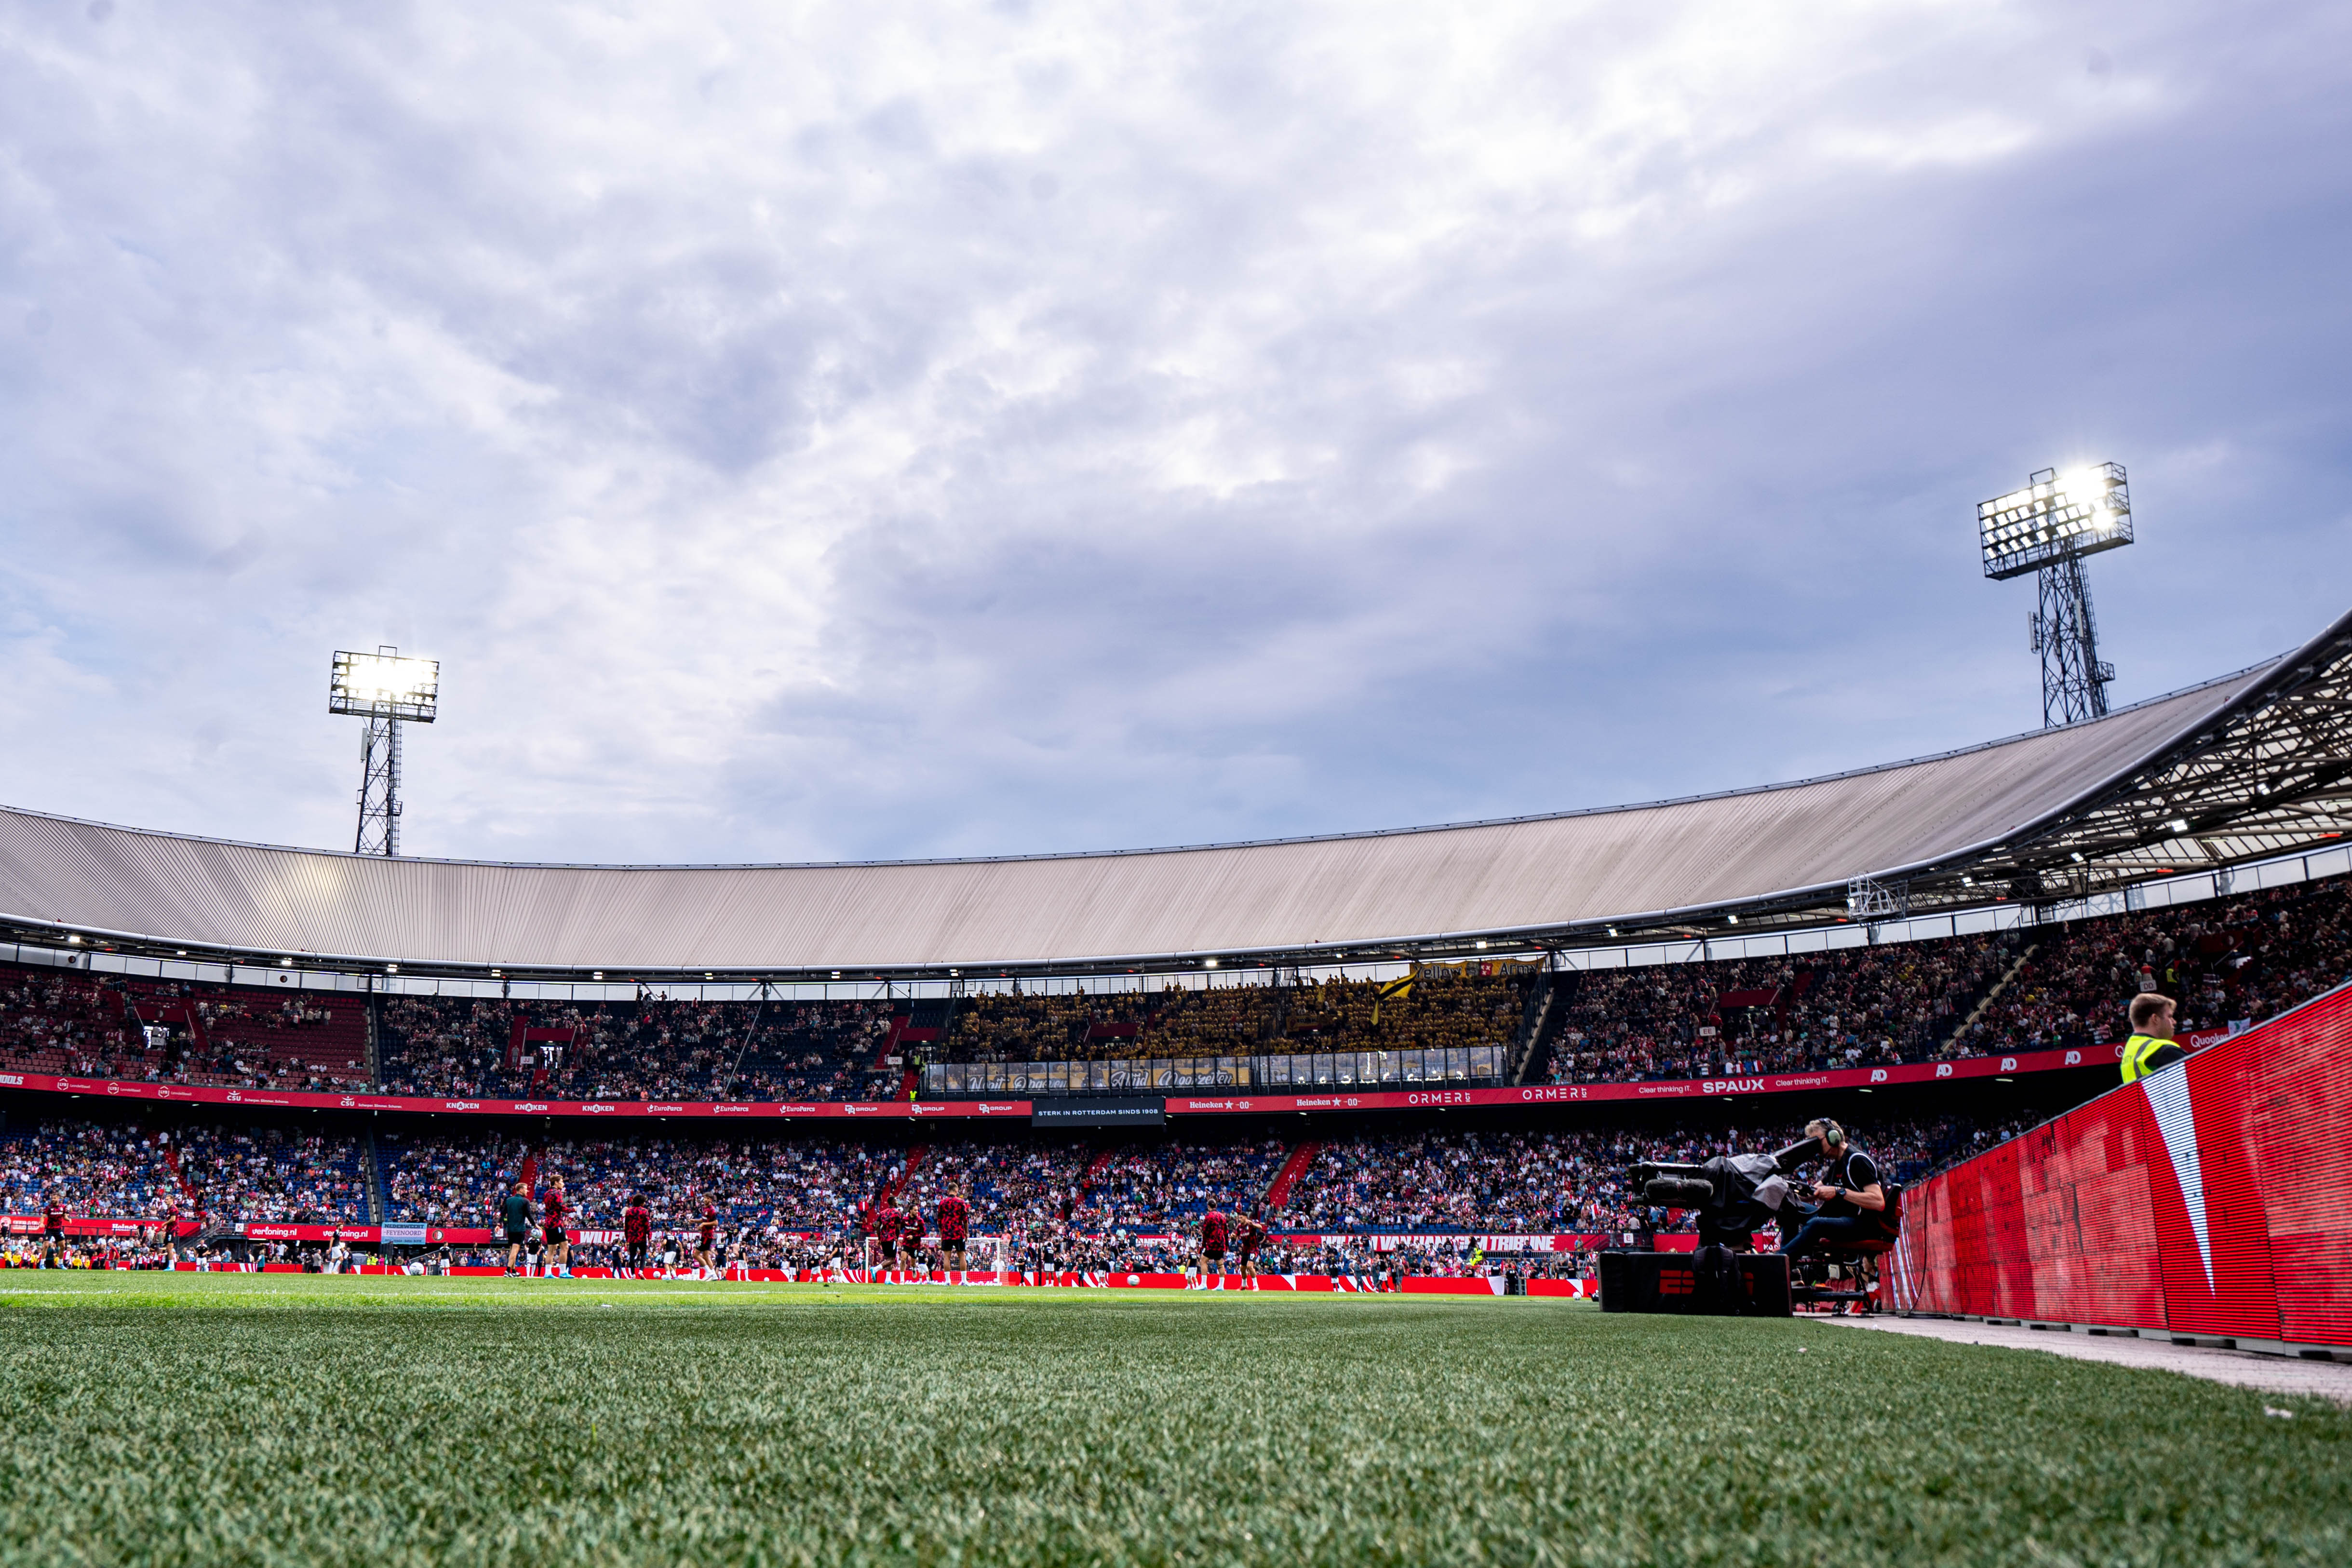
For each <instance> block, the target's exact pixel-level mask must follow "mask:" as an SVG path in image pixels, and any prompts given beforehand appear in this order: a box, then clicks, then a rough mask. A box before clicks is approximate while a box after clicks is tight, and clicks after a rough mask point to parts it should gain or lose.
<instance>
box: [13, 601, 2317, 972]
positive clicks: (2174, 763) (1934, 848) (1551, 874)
mask: <svg viewBox="0 0 2352 1568" xmlns="http://www.w3.org/2000/svg"><path fill="white" fill-rule="evenodd" d="M2347 662H2352V614H2347V615H2346V616H2343V617H2339V618H2338V620H2337V621H2336V622H2334V623H2333V624H2332V625H2331V626H2330V627H2329V628H2328V629H2327V630H2326V632H2322V633H2321V634H2320V636H2318V637H2316V638H2315V639H2313V640H2312V641H2311V642H2309V643H2306V644H2305V646H2304V647H2303V648H2301V649H2299V650H2297V651H2296V652H2294V653H2289V654H2286V655H2284V656H2282V657H2280V658H2276V659H2272V660H2266V661H2264V662H2263V663H2262V664H2255V665H2252V666H2250V667H2249V668H2247V669H2245V670H2242V671H2239V672H2237V673H2236V674H2231V675H2224V676H2221V677H2219V678H2217V679H2214V680H2210V681H2206V682H2202V683H2200V684H2199V685H2193V686H2189V687H2184V688H2182V689H2181V690H2179V691H2176V692H2170V693H2167V694H2165V695H2161V696H2157V697H2151V698H2149V699H2147V700H2146V701H2144V702H2140V703H2136V704H2133V705H2132V706H2129V707H2126V708H2121V709H2118V710H2116V712H2115V713H2113V714H2110V715H2107V716H2105V717H2103V718H2100V719H2098V720H2095V721H2093V722H2090V723H2087V724H2082V725H2076V726H2073V727H2067V728H2063V729H2055V730H2038V731H2032V732H2028V733H2025V734H2021V735H2016V736H2011V737H2006V738H2004V739H2000V740H1995V741H1988V742H1984V743H1981V744H1979V745H1976V746H1971V747H1961V748H1958V749H1956V750H1951V751H1945V752H1938V753H1935V754H1932V755H1930V756H1927V757H1921V758H1910V759H1907V760H1905V761H1901V762H1891V763H1884V764H1879V765H1876V766H1874V767H1870V768H1855V769H1851V770H1848V771H1845V772H1841V773H1834V774H1825V775H1822V776H1819V777H1816V778H1811V779H1797V780H1790V781H1788V782H1784V783H1778V784H1770V785H1763V786H1757V787H1753V788H1748V789H1732V790H1722V791H1717V792H1714V793H1711V794H1705V795H1693V796H1685V797H1679V798H1676V799H1674V800H1659V801H1653V802H1647V803H1643V804H1639V805H1630V806H1616V807H1607V808H1589V809H1584V810H1570V811H1561V812H1551V813H1543V814H1538V815H1530V816H1520V817H1510V818H1501V819H1489V820H1485V821H1469V822H1457V823H1448V824H1439V825H1433V826H1428V827H1421V828H1409V829H1398V830H1387V831H1364V832H1353V833H1339V834H1328V835H1316V836H1308V837H1298V838H1287V839H1269V840H1255V841H1241V842H1229V843H1215V844H1202V845H1191V846H1170V847H1164V848H1158V849H1148V850H1128V851H1110V852H1055V853H1049V854H1034V855H1018V856H992V857H977V858H961V859H955V858H950V859H936V860H908V861H864V862H801V863H784V864H768V865H757V864H752V865H745V864H707V865H696V866H667V865H636V866H613V865H595V864H584V865H583V864H565V863H554V862H497V861H463V860H427V859H410V858H402V859H398V860H387V859H384V858H383V857H377V856H366V855H357V854H353V853H351V852H345V851H314V850H299V849H290V848H282V847H277V846H269V845H259V844H250V843H243V842H239V841H231V840H220V839H210V838H202V837H195V836H191V835H184V834H171V833H163V832H159V831H154V830H142V829H129V828H117V827H111V826H108V825H104V824H99V823H92V822H87V821H79V820H77V819H73V818H67V817H59V816H53V815H48V814H45V813H38V812H30V811H19V810H8V809H5V808H0V911H6V912H9V913H8V914H7V915H0V919H12V920H14V921H16V922H17V923H20V924H21V925H26V926H27V927H28V928H31V929H39V930H47V931H52V932H54V931H59V930H77V931H81V932H85V933H89V934H91V935H101V936H108V937H110V938H113V939H116V940H119V941H121V942H124V943H130V944H155V945H157V946H179V947H188V948H192V949H193V948H201V949H204V950H206V951H209V952H231V953H238V952H242V953H268V954H272V955H278V954H292V955H311V956H316V957H317V958H318V959H320V960H331V961H335V962H341V963H351V964H367V965H380V964H385V963H397V964H400V965H402V966H404V967H409V968H412V969H413V968H431V967H446V968H460V969H468V970H473V971H476V972H478V971H480V970H482V969H486V968H488V967H493V966H496V967H501V968H506V969H509V970H514V971H520V972H527V973H550V972H568V973H573V974H578V973H583V972H586V971H588V970H591V969H606V970H617V971H622V972H631V971H635V972H641V973H671V974H675V973H679V972H683V971H710V972H717V971H721V970H724V971H727V972H729V973H730V974H735V975H761V974H771V975H795V974H797V975H810V974H822V973H826V972H829V971H834V970H839V971H842V972H844V973H845V974H846V973H852V972H863V973H869V974H880V973H889V972H898V973H908V972H913V973H924V972H929V973H939V972H940V971H943V970H947V969H950V967H955V968H965V969H970V970H973V971H994V972H1008V971H1011V970H1013V969H1021V970H1036V969H1053V968H1062V969H1066V970H1077V969H1084V968H1088V967H1103V968H1108V967H1165V966H1173V965H1175V964H1180V963H1188V962H1192V961H1196V960H1198V959H1200V958H1202V957H1203V956H1224V955H1233V956H1252V957H1254V958H1258V959H1264V958H1266V957H1276V958H1277V959H1278V958H1279V956H1281V955H1284V954H1293V953H1295V954H1298V955H1300V956H1313V957H1315V958H1317V959H1318V960H1324V959H1328V958H1329V957H1331V956H1334V955H1335V954H1344V953H1346V952H1347V951H1348V950H1349V949H1356V950H1358V951H1359V952H1361V953H1369V952H1370V951H1372V950H1376V949H1391V950H1398V951H1399V956H1402V950H1405V949H1412V950H1414V951H1417V952H1421V953H1423V954H1428V955H1432V956H1433V955H1434V954H1436V953H1439V952H1442V951H1444V950H1447V949H1448V948H1449V947H1450V946H1454V947H1460V946H1470V945H1471V944H1472V943H1474V942H1475V941H1476V940H1478V939H1481V938H1485V939H1490V940H1491V939H1494V938H1497V937H1500V938H1504V939H1506V940H1529V941H1538V942H1560V941H1576V940H1582V939H1586V938H1587V937H1588V936H1590V937H1593V938H1597V937H1598V936H1600V934H1601V930H1602V929H1603V928H1604V927H1605V926H1608V925H1616V926H1619V927H1622V928H1625V929H1628V930H1633V929H1639V928H1662V927H1667V926H1672V925H1675V923H1678V922H1680V923H1687V922H1692V921H1696V920H1701V919H1706V918H1710V917H1720V918H1724V919H1730V918H1731V917H1732V916H1733V915H1735V914H1738V915H1747V914H1749V913H1751V912H1754V913H1756V914H1758V915H1762V916H1764V917H1767V918H1770V917H1775V916H1776V915H1777V916H1789V915H1794V914H1796V913H1799V912H1801V910H1803V909H1807V908H1810V909H1811V910H1812V911H1813V912H1815V914H1816V915H1817V914H1818V912H1819V911H1820V910H1821V909H1822V908H1823V907H1827V906H1829V903H1828V901H1831V900H1833V899H1835V898H1837V897H1840V896H1842V895H1843V892H1844V891H1845V888H1846V886H1847V884H1848V883H1849V882H1850V880H1852V879H1854V878H1857V877H1869V878H1878V879H1885V880H1889V881H1895V880H1911V881H1914V882H1915V883H1916V885H1920V886H1926V885H1927V883H1928V882H1931V881H1932V880H1933V879H1934V878H1936V877H1939V876H1941V877H1945V878H1947V879H1949V880H1952V881H1954V882H1956V883H1958V885H1968V883H1967V881H1966V879H1965V878H1964V877H1963V876H1962V874H1961V873H1962V872H1963V871H1964V869H1965V868H1967V867H1969V866H1970V865H1976V866H1979V868H1981V867H1982V866H1983V865H1985V864H1987V863H1990V861H1992V860H2000V858H2001V857H2007V858H2006V860H2005V861H2003V862H2002V863H2003V864H2004V865H2005V866H2006V867H2007V870H2006V871H2005V873H2004V874H2011V875H2015V876H2020V877H2022V876H2025V875H2026V874H2028V873H2032V874H2034V875H2039V874H2041V873H2039V872H2037V871H2035V869H2034V867H2033V866H2032V865H2031V864H2029V862H2030V861H2031V859H2032V857H2031V856H2030V855H2026V854H2025V853H2024V849H2025V848H2026V847H2028V846H2031V845H2032V844H2035V843H2040V842H2042V841H2044V840H2049V841H2052V842H2053V843H2054V842H2055V841H2056V838H2053V835H2056V836H2057V837H2064V836H2065V835H2069V834H2072V835H2074V837H2073V839H2071V840H2069V842H2070V843H2072V842H2083V843H2090V842H2091V840H2090V839H2087V838H2084V834H2085V833H2087V832H2090V831H2091V828H2092V826H2095V825H2097V824H2099V823H2105V826H2104V827H2100V828H2099V830H2098V831H2102V832H2105V833H2106V834H2107V838H2108V839H2109V840H2113V841H2115V842H2117V843H2123V842H2125V841H2126V840H2131V841H2132V842H2134V843H2137V844H2138V845H2139V846H2140V847H2143V848H2144V847H2146V846H2147V845H2148V844H2149V843H2153V842H2155V840H2152V839H2150V837H2149V834H2148V832H2147V831H2145V830H2146V829H2147V827H2148V823H2147V822H2144V821H2141V822H2138V823H2137V826H2135V825H2134V823H2135V821H2137V819H2133V818H2132V817H2131V812H2130V811H2127V810H2121V809H2119V808H2118V807H2117V805H2116V801H2117V799H2118V792H2119V791H2124V790H2127V789H2130V788H2132V787H2133V786H2134V783H2135V781H2136V780H2137V781H2142V782H2144V781H2145V780H2146V779H2149V778H2152V777H2155V776H2157V773H2158V772H2159V771H2161V770H2163V769H2167V768H2170V769H2173V770H2174V771H2175V772H2176V773H2177V772H2179V770H2180V769H2182V768H2189V769H2190V770H2191V772H2192V773H2194V772H2195V770H2196V769H2197V768H2203V769H2204V773H2206V774H2212V773H2213V772H2214V769H2213V768H2212V767H2211V766H2210V758H2208V761H2206V762H2198V761H2196V759H2197V758H2200V757H2206V756H2207V754H2208V753H2210V752H2212V751H2213V750H2214V749H2215V748H2214V747H2213V744H2212V743H2213V741H2214V737H2216V736H2217V735H2221V734H2222V733H2224V732H2228V733H2231V734H2236V733H2238V732H2239V731H2240V730H2242V729H2244V728H2245V727H2247V726H2248V725H2250V724H2255V723H2257V722H2258V721H2260V720H2261V719H2262V716H2263V715H2264V714H2265V713H2268V712H2270V711H2271V710H2272V709H2273V708H2275V709H2276V710H2277V712H2279V713H2282V714H2288V715H2290V716H2297V717H2299V718H2307V717H2308V716H2309V715H2310V714H2312V713H2315V712H2317V711H2319V708H2321V707H2327V708H2328V711H2331V712H2332V711H2336V709H2337V708H2340V707H2341V706H2342V705H2341V704H2340V703H2336V704H2334V706H2333V707H2329V705H2328V704H2321V705H2318V706H2313V705H2311V704H2309V703H2308V702H2307V701H2306V699H2307V698H2308V696H2309V695H2311V692H2312V690H2313V689H2314V683H2315V682H2317V683H2319V684H2321V685H2326V683H2327V682H2329V681H2333V680H2335V679H2336V675H2337V674H2338V673H2339V672H2340V670H2341V669H2342V668H2343V667H2345V665H2346V664H2347ZM2281 694H2289V695H2288V697H2287V698H2285V699H2282V697H2281ZM2331 701H2332V699H2331ZM2272 728H2273V729H2274V730H2275V729H2277V728H2278V727H2277V726H2275V725H2273V727H2272ZM2265 733H2268V732H2265ZM2279 733H2282V734H2284V733H2286V732H2285V731H2283V730H2282V731H2280V732H2279ZM2294 735H2300V736H2303V737H2305V738H2304V739H2302V740H2296V739H2294V736H2292V735H2291V736H2290V737H2289V738H2288V740H2287V741H2286V742H2285V745H2286V746H2287V747H2288V748H2289V750H2290V751H2291V750H2292V748H2293V747H2294V746H2296V745H2302V746H2304V747H2305V749H2307V750H2309V751H2310V752H2311V754H2312V755H2313V756H2314V757H2319V756H2322V755H2325V754H2331V753H2330V752H2329V748H2330V747H2333V748H2334V750H2336V751H2340V750H2342V749H2343V747H2342V746H2341V744H2340V740H2339V739H2336V738H2331V739H2327V740H2326V741H2325V743H2324V744H2323V742H2322V741H2321V740H2319V739H2318V738H2315V737H2316V736H2317V731H2316V730H2315V729H2313V728H2312V727H2310V726H2309V725H2308V724H2305V727H2304V728H2303V729H2302V730H2298V731H2294ZM2264 744H2265V745H2268V746H2270V747H2271V748H2272V749H2271V752H2270V753H2269V754H2268V755H2269V760H2267V761H2265V762H2264V763H2263V766H2264V767H2266V768H2273V773H2274V774H2275V769H2276V766H2277V760H2278V757H2279V756H2280V755H2284V754H2283V753H2281V752H2280V751H2279V750H2278V746H2279V743H2278V742H2277V740H2276V738H2275V737H2273V739H2272V740H2270V741H2266V742H2265V743H2264ZM2254 749H2259V748H2252V749H2250V750H2249V755H2252V750H2254ZM2306 771H2308V772H2309V774H2310V777H2309V779H2306V780H2305V782H2304V783H2299V784H2294V787H2293V788H2292V789H2283V792H2282V794H2281V796H2280V797H2279V798H2278V799H2276V800H2271V801H2269V802H2268V803H2267V806H2266V807H2264V808H2263V810H2269V811H2270V813H2271V815H2272V817H2273V818H2276V817H2277V816H2278V808H2281V807H2283V806H2284V805H2285V804H2287V803H2288V797H2289V796H2292V797H2293V802H2294V805H2295V807H2296V810H2301V811H2303V812H2305V815H2308V811H2309V803H2310V802H2311V801H2312V800H2318V799H2320V798H2322V796H2323V795H2324V794H2325V792H2326V789H2329V788H2332V779H2333V776H2332V775H2331V776H2328V777H2326V778H2323V777H2322V774H2324V773H2325V769H2324V768H2315V769H2308V770H2306ZM2184 776H2186V775H2184ZM2275 776H2276V777H2277V778H2279V779H2289V780H2290V782H2291V781H2292V779H2291V776H2290V775H2289V774H2275ZM2200 777H2201V775H2200ZM2168 788H2176V789H2177V788H2179V787H2177V786H2168ZM2257 792H2259V791H2257ZM2208 793H2209V795H2210V794H2211V791H2210V789H2209V791H2208ZM2241 795H2242V796H2243V799H2242V800H2239V802H2238V804H2237V805H2236V806H2234V807H2228V806H2226V805H2225V807H2224V808H2223V809H2221V814H2220V815H2213V816H2211V817H2210V821H2209V820H2208V816H2207V815H2200V816H2199V817H2198V818H2197V825H2198V830H2199V831H2200V832H2203V831H2207V830H2208V829H2209V827H2210V823H2211V822H2219V821H2222V819H2223V817H2227V816H2229V812H2231V811H2235V812H2236V816H2234V817H2229V820H2230V821H2232V822H2234V821H2238V820H2239V819H2240V818H2248V817H2254V816H2261V815H2263V810H2253V809H2252V807H2253V801H2252V795H2250V794H2245V792H2244V791H2241ZM2187 798H2188V797H2187V796H2186V795H2185V794H2184V795H2181V796H2180V797H2179V799H2182V800H2186V799H2187ZM2212 799H2214V800H2220V799H2221V797H2220V796H2218V795H2214V796H2212ZM2145 804H2146V800H2145V798H2142V799H2140V800H2137V803H2136V805H2135V807H2134V809H2135V810H2137V808H2138V807H2144V806H2145ZM2179 810H2183V811H2186V810H2187V808H2186V807H2182V808H2179ZM2102 812H2104V813H2105V816H2104V817H2103V816H2102V815H2101V813H2102ZM2146 815H2147V813H2146V811H2145V810H2140V811H2139V816H2140V817H2142V818H2144V817H2146ZM2281 820H2282V821H2284V819H2281ZM2307 825H2308V824H2306V826H2307ZM2291 827H2292V824H2291V823H2290V824H2288V826H2287V827H2282V828H2265V829H2264V830H2263V831H2264V832H2265V833H2267V834H2268V835H2269V836H2268V837H2266V838H2263V839H2262V841H2261V843H2260V845H2259V846H2258V848H2259V849H2263V850H2269V851H2273V852H2274V851H2275V850H2276V848H2277V847H2278V845H2277V840H2278V838H2279V836H2280V834H2281V833H2282V832H2285V831H2289V829H2290V828H2291ZM2184 831H2186V830H2184ZM2233 831H2234V830H2233ZM2118 833H2120V834H2121V835H2122V837H2121V838H2118V837H2117V834H2118ZM2133 833H2137V835H2138V837H2137V840H2132V839H2131V836H2132V834H2133ZM2320 836H2324V835H2320ZM2101 842H2103V843H2104V842H2105V841H2101ZM2200 842H2202V841H2200ZM2250 842H2251V840H2250ZM2095 847H2096V846H2095ZM2126 847H2129V846H2128V845H2127V846H2126ZM2200 852H2203V851H2200ZM2172 858H2174V859H2181V858H2190V857H2188V856H2186V855H2185V854H2183V853H2176V854H2174V855H2173V856H2172ZM2083 861H2084V856H2083V854H2082V853H2081V852H2080V851H2077V852H2075V853H2074V863H2076V864H2081V863H2083ZM2116 863H2118V864H2125V863H2127V857H2126V860H2124V861H2118V862H2116ZM1921 879H1925V880H1921ZM2011 885H2012V887H2013V888H2014V887H2018V886H2021V883H2012V884H2011ZM2036 885H2041V884H2036ZM2020 895H2021V896H2024V895H2029V894H2020ZM2030 895H2031V896H2041V895H2042V894H2039V893H2033V894H2030ZM1982 897H1983V895H1982V894H1978V895H1977V900H1978V901H1979V902H1980V901H1982Z"/></svg>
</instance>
